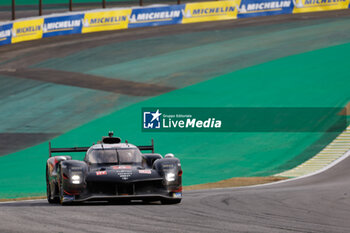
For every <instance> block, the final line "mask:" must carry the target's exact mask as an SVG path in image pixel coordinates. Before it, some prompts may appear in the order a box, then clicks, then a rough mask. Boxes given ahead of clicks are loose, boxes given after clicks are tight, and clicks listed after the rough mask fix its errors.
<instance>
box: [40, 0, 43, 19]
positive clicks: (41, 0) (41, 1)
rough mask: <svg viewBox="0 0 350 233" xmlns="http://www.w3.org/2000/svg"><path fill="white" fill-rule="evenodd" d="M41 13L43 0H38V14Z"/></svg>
mask: <svg viewBox="0 0 350 233" xmlns="http://www.w3.org/2000/svg"><path fill="white" fill-rule="evenodd" d="M42 15H43V0H39V16H42Z"/></svg>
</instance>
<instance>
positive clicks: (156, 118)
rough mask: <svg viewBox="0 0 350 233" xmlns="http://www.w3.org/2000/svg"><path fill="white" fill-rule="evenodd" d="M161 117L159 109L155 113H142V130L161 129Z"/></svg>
mask: <svg viewBox="0 0 350 233" xmlns="http://www.w3.org/2000/svg"><path fill="white" fill-rule="evenodd" d="M161 115H162V113H160V112H159V109H157V111H155V112H152V111H150V112H143V128H144V129H159V128H160V127H161V119H160V116H161Z"/></svg>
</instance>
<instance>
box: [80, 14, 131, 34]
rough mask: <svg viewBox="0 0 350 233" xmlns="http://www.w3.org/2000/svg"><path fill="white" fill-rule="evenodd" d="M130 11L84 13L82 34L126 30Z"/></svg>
mask: <svg viewBox="0 0 350 233" xmlns="http://www.w3.org/2000/svg"><path fill="white" fill-rule="evenodd" d="M130 14H131V9H122V10H114V11H100V12H88V13H85V17H84V22H83V28H82V33H88V32H99V31H110V30H118V29H125V28H128V23H129V16H130Z"/></svg>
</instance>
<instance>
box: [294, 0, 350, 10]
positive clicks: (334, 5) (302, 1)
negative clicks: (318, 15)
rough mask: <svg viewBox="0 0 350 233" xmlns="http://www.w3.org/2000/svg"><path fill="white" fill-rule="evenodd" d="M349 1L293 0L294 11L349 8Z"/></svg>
mask: <svg viewBox="0 0 350 233" xmlns="http://www.w3.org/2000/svg"><path fill="white" fill-rule="evenodd" d="M349 2H350V1H349V0H293V3H294V9H293V13H304V12H313V11H330V10H341V9H347V8H349Z"/></svg>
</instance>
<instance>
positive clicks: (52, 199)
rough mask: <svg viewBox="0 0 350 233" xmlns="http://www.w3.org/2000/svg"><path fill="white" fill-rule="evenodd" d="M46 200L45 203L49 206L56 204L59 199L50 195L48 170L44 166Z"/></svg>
mask: <svg viewBox="0 0 350 233" xmlns="http://www.w3.org/2000/svg"><path fill="white" fill-rule="evenodd" d="M46 198H47V202H48V203H50V204H57V203H58V202H59V198H57V197H52V195H51V186H50V182H49V169H48V167H47V166H46Z"/></svg>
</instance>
